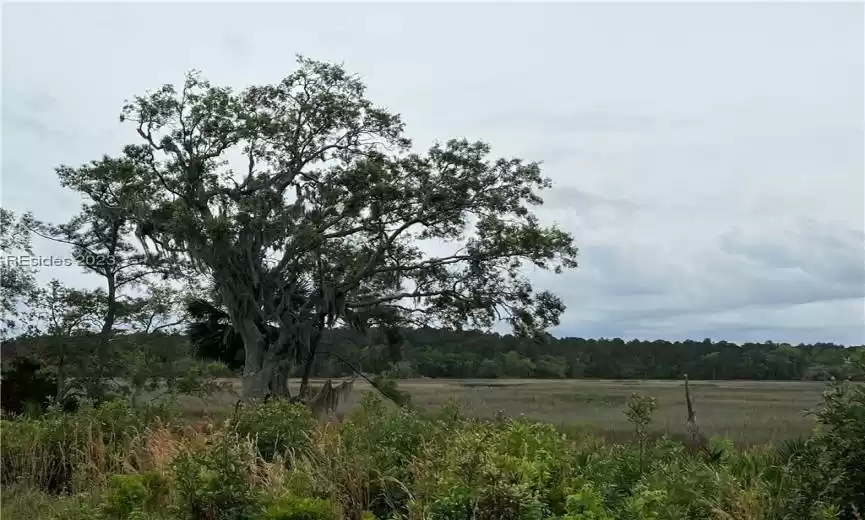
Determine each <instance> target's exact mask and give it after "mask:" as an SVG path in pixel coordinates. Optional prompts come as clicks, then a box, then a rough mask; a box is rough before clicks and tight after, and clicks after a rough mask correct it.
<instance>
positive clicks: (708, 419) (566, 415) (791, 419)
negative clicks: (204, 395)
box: [184, 378, 825, 444]
mask: <svg viewBox="0 0 865 520" xmlns="http://www.w3.org/2000/svg"><path fill="white" fill-rule="evenodd" d="M335 380H337V379H335ZM230 381H231V382H232V383H233V384H234V386H235V388H236V390H237V391H239V389H240V379H239V378H232V379H231V380H230ZM324 381H325V379H313V380H312V383H313V384H314V385H318V384H321V383H323V382H324ZM293 383H294V385H295V386H294V388H293V390H296V384H297V381H293ZM690 384H691V394H692V398H693V402H694V407H695V410H696V416H697V423H698V425H699V427H700V429H701V431H702V432H703V433H705V434H706V435H708V436H713V435H721V436H727V437H730V438H732V439H733V440H735V441H737V442H739V443H744V444H754V443H766V442H776V441H782V440H786V439H791V438H796V437H800V436H804V435H808V434H810V433H811V431H812V429H813V427H814V425H815V422H814V418H813V417H811V416H809V415H808V414H807V411H808V410H811V409H813V408H815V407H816V406H817V405H818V404H819V403H820V400H821V396H822V392H823V390H824V388H825V383H823V382H816V381H691V383H690ZM399 388H400V389H401V390H403V391H406V392H408V393H409V394H410V395H411V397H412V402H413V404H414V405H415V406H417V407H418V408H419V409H421V410H435V409H438V408H441V407H442V406H445V405H446V404H448V403H450V402H455V403H456V405H457V406H458V407H459V409H460V410H461V411H462V412H463V413H464V414H465V415H468V416H474V417H479V418H492V417H494V416H496V414H497V413H503V414H504V415H506V416H509V417H518V416H520V415H524V416H526V417H527V418H529V419H532V420H539V421H545V422H550V423H553V424H556V425H558V426H560V427H563V428H564V429H585V430H588V431H592V432H595V433H598V434H601V435H604V436H605V437H611V438H622V437H626V436H629V435H630V433H631V431H632V425H631V424H630V423H628V421H627V418H626V417H625V414H624V409H625V405H626V402H627V400H628V398H629V397H630V396H631V395H632V394H633V393H634V392H642V393H644V394H647V395H651V396H653V397H655V398H656V399H657V403H658V408H657V411H656V412H655V414H654V421H653V423H652V426H651V432H652V433H653V434H655V435H663V434H666V435H669V436H672V437H678V436H682V435H684V434H685V431H686V430H685V418H686V405H685V390H684V381H681V380H613V379H431V378H419V379H402V380H399ZM369 390H372V386H371V385H370V384H369V383H368V382H366V381H364V380H363V379H361V378H358V379H357V380H356V382H355V386H354V391H353V393H352V394H351V396H350V398H349V399H348V400H347V402H346V403H344V404H343V405H341V406H340V407H339V412H340V413H341V414H350V413H351V411H352V410H354V409H356V407H357V405H358V403H359V401H360V399H361V396H362V394H363V393H364V392H365V391H369ZM236 400H237V396H236V395H234V394H231V393H229V392H226V393H223V394H219V395H214V396H213V397H212V398H211V399H210V400H209V402H208V403H206V404H205V403H202V402H201V401H200V400H190V401H187V402H186V403H185V405H184V408H185V409H186V410H187V411H188V412H189V413H192V414H195V415H204V416H211V417H215V416H219V415H222V414H224V413H226V411H228V410H230V409H231V408H232V407H233V406H234V404H235V403H236Z"/></svg>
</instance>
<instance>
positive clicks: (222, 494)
mask: <svg viewBox="0 0 865 520" xmlns="http://www.w3.org/2000/svg"><path fill="white" fill-rule="evenodd" d="M255 462H256V461H255V449H254V447H253V446H252V445H250V444H249V443H248V442H244V441H243V440H242V439H239V438H238V437H237V436H236V435H234V434H231V432H220V433H216V434H214V436H213V438H212V439H211V442H209V443H208V444H207V445H203V446H195V447H190V448H187V449H186V450H185V451H183V452H182V453H180V454H179V455H178V456H177V457H176V458H175V459H174V461H172V464H171V470H172V476H173V480H174V489H175V492H176V494H177V500H178V502H177V504H175V510H176V513H177V515H178V517H179V518H180V519H181V520H245V519H247V518H250V517H251V516H252V515H253V514H254V513H255V510H256V509H257V504H258V500H259V498H260V493H259V491H258V490H256V489H255V486H254V482H253V473H254V467H255Z"/></svg>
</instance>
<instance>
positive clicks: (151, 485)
mask: <svg viewBox="0 0 865 520" xmlns="http://www.w3.org/2000/svg"><path fill="white" fill-rule="evenodd" d="M169 491H170V490H169V481H168V479H167V478H166V477H164V476H163V475H160V474H158V473H153V472H147V473H137V474H131V475H112V476H111V477H110V478H109V480H108V490H107V493H106V495H105V499H104V500H105V501H104V503H103V504H102V513H103V514H104V515H105V516H106V517H107V518H109V519H111V520H131V519H132V518H133V517H134V516H136V515H139V514H144V513H152V512H157V511H159V510H161V509H164V508H165V507H166V506H167V504H168V495H169Z"/></svg>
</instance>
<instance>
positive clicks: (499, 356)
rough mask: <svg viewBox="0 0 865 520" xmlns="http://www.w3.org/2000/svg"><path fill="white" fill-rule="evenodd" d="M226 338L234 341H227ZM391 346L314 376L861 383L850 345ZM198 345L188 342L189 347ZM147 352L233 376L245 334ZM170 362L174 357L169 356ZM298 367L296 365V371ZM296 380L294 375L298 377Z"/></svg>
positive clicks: (430, 333)
mask: <svg viewBox="0 0 865 520" xmlns="http://www.w3.org/2000/svg"><path fill="white" fill-rule="evenodd" d="M226 334H228V336H227V341H225V338H226ZM399 335H400V338H399V341H397V342H395V344H394V345H390V344H389V342H388V341H386V338H385V332H384V331H382V330H371V331H369V332H368V333H367V334H362V333H359V332H356V331H353V330H349V329H342V328H338V329H333V330H329V331H325V333H324V336H323V338H322V344H321V350H320V355H319V356H318V358H317V359H316V361H315V363H314V364H313V366H312V374H311V375H312V376H313V377H339V376H346V375H351V373H352V371H353V370H354V369H357V370H360V371H362V372H364V373H367V374H382V375H386V376H389V377H393V378H397V379H408V378H414V377H430V378H461V379H468V378H599V379H682V378H683V377H684V376H685V375H686V374H687V375H688V377H689V378H691V379H695V380H778V381H799V380H806V381H815V380H816V381H826V380H829V379H831V378H833V377H834V378H836V379H846V378H848V377H855V376H854V374H855V372H854V371H852V370H851V367H850V364H849V362H848V359H849V358H850V356H851V354H852V353H853V351H852V349H862V348H863V347H861V346H859V347H845V346H842V345H836V344H833V343H816V344H810V345H806V344H799V345H790V344H787V343H774V342H771V341H767V342H764V343H744V344H741V345H739V344H735V343H729V342H726V341H717V342H716V341H711V340H709V339H706V340H703V341H690V340H689V341H675V342H673V341H665V340H655V341H640V340H631V341H625V340H622V339H619V338H610V339H607V338H600V339H584V338H554V337H552V336H548V337H547V338H545V340H544V341H531V340H525V339H520V338H516V337H514V336H512V335H509V334H506V335H502V334H496V333H487V332H480V331H451V330H446V329H433V328H418V329H400V331H399ZM190 340H191V341H190ZM56 341H63V342H69V341H84V342H86V341H88V336H87V335H82V336H78V337H76V338H70V337H64V338H58V337H51V336H40V337H31V338H22V339H19V340H14V341H11V342H6V343H5V344H4V345H3V358H4V359H10V358H11V357H13V356H15V355H19V354H25V353H28V352H33V351H34V349H35V352H37V355H36V357H39V356H38V350H39V348H40V346H41V347H43V348H49V347H50V345H51V344H52V342H56ZM138 341H139V343H140V344H142V346H143V347H144V348H145V349H147V345H151V346H152V350H154V351H156V350H160V351H165V350H166V349H168V350H172V351H173V352H172V355H171V357H172V358H176V357H177V356H178V354H181V353H183V352H189V353H190V354H191V355H195V354H197V355H198V357H203V358H205V359H208V360H215V361H222V362H224V363H225V364H226V365H227V366H228V368H230V369H232V370H233V371H239V370H240V369H241V368H242V362H243V355H242V354H243V347H242V342H241V341H240V340H239V338H237V337H235V336H234V335H232V334H231V333H230V331H226V330H225V329H224V326H219V325H214V324H212V323H211V324H209V323H208V322H206V321H205V322H197V323H192V324H191V325H190V326H189V328H188V333H187V334H156V335H152V334H150V335H141V336H140V337H139V340H138ZM166 361H169V360H168V359H166ZM299 368H300V367H298V369H299ZM294 375H297V374H294Z"/></svg>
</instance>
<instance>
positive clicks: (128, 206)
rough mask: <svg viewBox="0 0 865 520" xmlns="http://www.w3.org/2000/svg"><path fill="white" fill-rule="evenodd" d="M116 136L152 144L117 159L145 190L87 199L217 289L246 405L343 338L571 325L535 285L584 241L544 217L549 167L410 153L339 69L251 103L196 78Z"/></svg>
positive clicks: (486, 149)
mask: <svg viewBox="0 0 865 520" xmlns="http://www.w3.org/2000/svg"><path fill="white" fill-rule="evenodd" d="M121 120H122V121H128V122H131V123H133V124H134V125H135V127H136V130H137V134H138V136H139V138H140V139H141V142H140V143H139V144H135V145H129V146H127V147H126V148H125V149H124V156H123V158H122V159H120V160H119V161H120V162H121V164H124V165H128V167H127V168H125V169H121V170H122V171H125V172H129V171H134V172H135V178H134V179H132V178H127V179H126V180H125V182H124V183H123V191H124V193H123V196H120V197H103V196H102V195H101V194H102V193H103V192H102V191H101V190H93V189H91V190H90V191H89V194H90V195H91V196H95V197H96V199H97V202H99V203H100V204H102V206H103V207H105V208H117V209H122V210H123V211H124V212H125V214H126V215H128V218H129V219H130V220H132V221H134V222H136V226H137V227H136V229H137V232H138V235H139V239H140V240H142V242H144V244H145V247H147V245H148V243H149V242H148V241H152V242H153V244H154V250H153V251H151V254H150V258H151V259H152V260H156V259H162V258H164V256H168V257H172V256H174V255H177V256H178V257H183V258H186V259H188V260H189V261H191V263H192V264H193V265H194V266H195V267H196V268H197V269H198V270H199V271H200V272H202V273H206V274H207V275H208V276H211V277H212V279H213V281H214V284H215V287H216V289H217V290H218V293H219V295H220V298H221V300H222V303H223V304H224V305H225V308H226V311H227V314H228V316H229V319H230V322H231V324H232V327H233V328H234V330H235V331H236V333H237V334H238V335H239V336H240V338H242V340H243V344H244V349H245V359H244V371H245V373H244V375H245V378H244V390H245V392H246V394H247V395H261V394H263V393H265V392H271V393H274V394H278V393H284V392H285V391H286V390H285V376H286V373H287V371H288V370H289V369H290V367H291V366H292V365H294V364H297V363H310V362H311V361H312V359H313V358H314V356H315V352H316V348H317V343H318V338H320V336H321V333H322V331H323V330H324V329H325V328H328V327H332V326H334V325H337V324H346V325H349V326H352V327H355V328H359V329H363V328H365V327H368V326H371V325H388V326H392V327H395V326H398V325H413V326H422V325H433V324H435V325H440V326H446V327H452V328H462V327H465V326H469V327H480V328H488V327H490V326H492V325H493V324H494V323H495V322H497V321H498V320H499V319H504V320H508V321H509V322H510V323H511V324H512V325H513V328H514V331H515V332H516V333H517V334H519V335H521V336H538V335H539V334H540V333H541V332H542V331H544V330H545V329H546V328H548V327H550V326H553V325H556V324H557V323H558V318H559V315H560V314H561V313H562V312H563V310H564V305H563V304H562V302H561V300H560V299H559V298H557V297H556V296H555V295H553V294H551V293H549V292H546V291H544V292H537V293H536V292H535V291H533V288H532V285H531V283H530V282H529V280H528V279H527V278H526V276H525V275H524V274H523V272H522V267H523V266H524V265H534V266H536V267H538V268H541V269H551V270H554V271H555V272H556V273H559V272H561V271H562V270H563V269H570V268H574V267H576V260H575V257H576V254H577V250H576V248H575V247H574V245H573V240H572V237H571V236H570V235H569V234H568V233H566V232H564V231H562V230H560V229H559V228H558V227H556V226H546V225H543V224H541V222H540V221H539V219H538V218H537V217H536V216H535V215H534V214H533V213H532V208H533V207H535V206H538V205H540V204H541V203H542V199H541V197H540V192H541V191H543V190H545V189H548V188H549V187H550V186H551V183H550V180H549V179H547V178H545V177H543V176H542V174H541V170H540V167H539V164H538V163H535V162H526V161H523V160H521V159H506V158H493V157H491V156H490V153H491V148H490V146H489V145H488V144H486V143H483V142H469V141H468V140H465V139H454V140H449V141H447V142H445V143H437V144H435V145H434V146H432V148H430V149H429V150H428V151H427V152H425V153H418V152H416V151H413V149H412V146H411V141H410V140H409V139H408V138H406V137H405V136H404V134H403V131H404V125H403V122H402V120H401V119H400V117H399V116H398V115H395V114H392V113H389V112H388V111H387V110H385V109H384V108H381V107H380V106H378V105H375V104H373V103H372V102H371V101H370V100H368V99H367V98H366V96H365V87H364V85H363V83H362V82H361V81H360V80H359V79H358V78H357V77H355V76H353V75H350V74H348V73H347V72H346V71H345V70H344V69H343V68H342V67H341V66H338V65H333V64H327V63H321V62H317V61H313V60H309V59H306V58H302V57H300V58H298V68H297V70H296V71H295V72H293V73H292V74H290V75H289V76H287V77H286V78H285V79H284V80H282V81H281V82H279V83H277V84H274V85H263V86H252V87H249V88H247V89H245V90H243V91H241V92H234V91H233V90H232V89H230V88H228V87H218V86H213V85H211V83H210V82H208V81H206V80H204V79H202V78H201V77H200V75H199V74H198V73H197V72H192V73H190V74H188V75H187V77H186V80H185V82H184V84H183V86H182V87H181V88H180V89H176V88H175V87H173V86H172V85H165V86H163V87H162V88H160V89H158V90H156V91H154V92H148V93H146V94H145V95H143V96H139V97H136V98H134V99H133V100H132V101H131V102H129V103H128V104H127V105H126V106H125V107H124V109H123V113H122V115H121ZM433 243H435V244H437V246H436V247H435V248H433V247H430V244H433ZM433 249H436V250H446V251H447V252H446V253H442V254H434V253H431V252H430V251H431V250H433ZM148 250H149V248H148ZM262 324H271V325H273V326H275V327H276V329H277V331H278V333H277V334H276V337H275V338H274V337H271V336H270V335H269V334H268V333H267V330H266V328H263V327H262Z"/></svg>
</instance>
